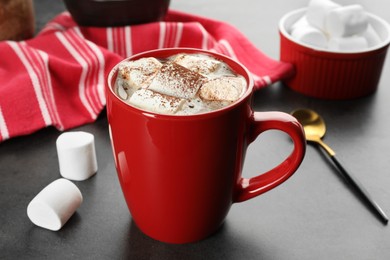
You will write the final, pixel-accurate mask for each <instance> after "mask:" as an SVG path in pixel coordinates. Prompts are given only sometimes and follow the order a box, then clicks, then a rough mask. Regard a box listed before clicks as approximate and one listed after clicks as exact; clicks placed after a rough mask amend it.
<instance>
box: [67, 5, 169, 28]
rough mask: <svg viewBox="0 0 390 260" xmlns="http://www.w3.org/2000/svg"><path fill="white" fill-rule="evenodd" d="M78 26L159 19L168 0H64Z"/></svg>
mask: <svg viewBox="0 0 390 260" xmlns="http://www.w3.org/2000/svg"><path fill="white" fill-rule="evenodd" d="M64 3H65V6H66V8H67V9H68V11H69V13H70V14H71V15H72V17H73V19H74V20H75V21H76V23H78V24H79V25H80V26H95V27H107V26H124V25H131V24H142V23H148V22H154V21H160V20H162V19H163V18H164V16H165V14H166V12H167V10H168V7H169V4H170V0H64Z"/></svg>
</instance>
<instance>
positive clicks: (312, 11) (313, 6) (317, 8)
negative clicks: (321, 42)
mask: <svg viewBox="0 0 390 260" xmlns="http://www.w3.org/2000/svg"><path fill="white" fill-rule="evenodd" d="M338 7H340V5H339V4H336V3H335V2H332V1H331V0H311V1H310V2H309V5H308V7H307V11H306V17H307V20H308V22H309V23H310V24H311V25H312V26H314V27H316V28H317V29H320V30H322V31H326V27H325V26H326V23H325V21H326V17H327V15H328V13H329V12H330V11H331V10H333V9H335V8H338Z"/></svg>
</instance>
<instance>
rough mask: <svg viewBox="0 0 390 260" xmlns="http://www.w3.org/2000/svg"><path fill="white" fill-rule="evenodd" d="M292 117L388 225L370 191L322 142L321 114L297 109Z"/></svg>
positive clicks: (323, 129) (308, 138)
mask: <svg viewBox="0 0 390 260" xmlns="http://www.w3.org/2000/svg"><path fill="white" fill-rule="evenodd" d="M291 115H292V116H294V117H295V118H296V119H297V120H298V121H299V122H300V123H301V124H302V126H303V129H304V131H305V135H306V140H307V141H309V142H313V143H317V144H318V145H319V146H320V147H322V148H323V149H324V150H325V152H326V153H327V154H328V155H329V156H330V158H331V159H332V161H333V163H334V164H335V166H336V167H337V169H338V170H339V172H340V174H341V175H342V176H343V177H344V178H345V180H346V181H347V182H348V183H349V184H351V185H352V187H353V188H354V189H355V190H356V191H358V192H359V194H360V195H361V196H362V198H363V199H365V200H366V201H367V202H368V203H369V205H370V206H371V207H372V208H373V209H374V210H375V211H376V213H378V214H379V217H380V218H381V220H382V221H383V222H384V223H385V224H387V222H388V221H389V219H388V217H387V216H386V214H385V212H384V211H383V210H382V209H381V208H380V207H379V205H378V204H377V203H376V202H375V201H374V200H373V199H372V197H371V195H370V194H369V193H368V191H367V190H366V189H365V188H364V187H363V186H362V184H361V183H360V182H359V181H358V180H357V179H356V178H355V177H353V176H352V175H350V174H349V173H348V172H347V171H346V170H345V169H344V167H343V166H342V165H341V164H340V162H339V161H338V160H337V159H336V153H335V152H334V151H333V150H332V149H331V148H330V147H329V146H328V145H326V144H325V143H324V142H323V141H322V139H321V138H322V137H323V136H324V135H325V132H326V127H325V121H324V120H323V119H322V118H321V116H320V115H319V114H317V113H316V112H315V111H313V110H310V109H297V110H294V111H293V112H291Z"/></svg>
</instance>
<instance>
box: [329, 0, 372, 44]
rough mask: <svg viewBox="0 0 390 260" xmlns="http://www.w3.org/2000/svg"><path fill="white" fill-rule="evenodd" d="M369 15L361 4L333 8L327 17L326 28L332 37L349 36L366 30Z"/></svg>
mask: <svg viewBox="0 0 390 260" xmlns="http://www.w3.org/2000/svg"><path fill="white" fill-rule="evenodd" d="M367 26H368V15H367V13H366V12H365V11H364V9H363V7H362V6H361V5H348V6H342V7H338V8H335V9H333V10H331V11H330V12H329V13H328V15H327V17H326V29H327V32H328V33H329V35H330V36H331V37H347V36H352V35H355V34H359V33H362V32H364V31H365V30H366V29H367Z"/></svg>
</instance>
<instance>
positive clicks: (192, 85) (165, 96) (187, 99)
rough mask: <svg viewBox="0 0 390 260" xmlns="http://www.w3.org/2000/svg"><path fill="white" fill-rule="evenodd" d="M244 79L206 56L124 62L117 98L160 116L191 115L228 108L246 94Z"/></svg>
mask: <svg viewBox="0 0 390 260" xmlns="http://www.w3.org/2000/svg"><path fill="white" fill-rule="evenodd" d="M246 85H247V82H246V80H245V79H244V77H243V76H241V75H238V74H237V73H236V72H234V71H233V70H232V69H231V68H230V67H229V66H228V65H227V64H226V63H224V62H223V61H221V60H218V59H216V58H214V57H212V56H209V55H206V54H186V53H181V54H177V55H173V56H171V57H168V58H166V59H155V58H152V57H148V58H141V59H138V60H133V61H125V62H122V63H121V64H120V65H119V69H118V76H117V79H116V87H115V92H116V94H117V95H118V96H119V97H120V98H121V99H122V100H124V101H125V102H127V103H129V104H130V105H133V106H135V107H138V108H141V109H145V110H148V111H152V112H156V113H161V114H170V115H171V114H174V115H193V114H199V113H205V112H209V111H213V110H216V109H220V108H222V107H225V106H228V105H230V104H231V103H233V102H234V101H236V100H238V99H239V98H240V97H241V96H242V94H243V93H244V92H245V90H246Z"/></svg>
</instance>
